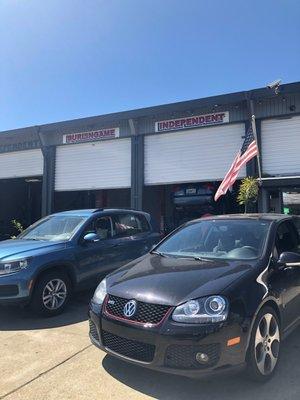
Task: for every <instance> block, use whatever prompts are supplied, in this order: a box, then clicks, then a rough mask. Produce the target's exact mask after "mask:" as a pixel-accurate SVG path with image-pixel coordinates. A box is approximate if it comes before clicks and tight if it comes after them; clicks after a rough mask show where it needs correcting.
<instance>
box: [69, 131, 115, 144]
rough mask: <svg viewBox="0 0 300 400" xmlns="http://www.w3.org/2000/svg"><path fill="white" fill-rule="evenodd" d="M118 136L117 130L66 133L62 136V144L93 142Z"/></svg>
mask: <svg viewBox="0 0 300 400" xmlns="http://www.w3.org/2000/svg"><path fill="white" fill-rule="evenodd" d="M119 136H120V129H119V128H107V129H99V130H98V131H89V132H79V133H68V134H66V135H64V136H63V143H65V144H71V143H81V142H90V141H94V140H102V139H111V138H117V137H119Z"/></svg>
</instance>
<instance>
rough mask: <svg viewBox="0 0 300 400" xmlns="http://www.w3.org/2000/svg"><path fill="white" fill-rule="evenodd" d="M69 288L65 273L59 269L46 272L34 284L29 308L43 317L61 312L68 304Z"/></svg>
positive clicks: (68, 280) (69, 283)
mask: <svg viewBox="0 0 300 400" xmlns="http://www.w3.org/2000/svg"><path fill="white" fill-rule="evenodd" d="M71 290H72V286H71V282H70V279H69V277H68V276H67V274H65V273H63V272H61V271H50V272H47V273H45V274H43V275H42V276H41V277H40V278H39V279H38V281H37V282H36V284H35V287H34V291H33V295H32V298H31V302H30V306H31V309H32V310H33V311H34V312H35V313H36V314H38V315H41V316H44V317H51V316H54V315H58V314H61V313H62V312H63V311H64V309H65V308H66V306H67V304H68V301H69V299H70V295H71Z"/></svg>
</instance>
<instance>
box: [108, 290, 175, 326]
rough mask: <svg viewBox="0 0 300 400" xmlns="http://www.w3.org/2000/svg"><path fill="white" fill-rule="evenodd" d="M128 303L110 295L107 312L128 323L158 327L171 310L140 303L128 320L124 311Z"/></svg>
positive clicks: (157, 305) (126, 300) (161, 306)
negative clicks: (133, 322)
mask: <svg viewBox="0 0 300 400" xmlns="http://www.w3.org/2000/svg"><path fill="white" fill-rule="evenodd" d="M128 301H129V300H128V299H123V298H122V297H117V296H112V295H109V297H108V299H107V302H106V307H105V311H106V313H108V314H109V315H111V316H114V317H118V318H122V319H126V320H128V321H135V322H139V323H142V324H153V325H157V324H159V323H160V322H161V321H162V319H163V318H164V317H165V316H166V314H167V312H168V311H169V310H170V306H164V305H160V304H150V303H144V302H141V301H138V302H137V310H136V312H135V314H134V315H133V316H132V317H130V318H127V317H125V316H124V313H123V311H124V306H125V304H126V303H127V302H128Z"/></svg>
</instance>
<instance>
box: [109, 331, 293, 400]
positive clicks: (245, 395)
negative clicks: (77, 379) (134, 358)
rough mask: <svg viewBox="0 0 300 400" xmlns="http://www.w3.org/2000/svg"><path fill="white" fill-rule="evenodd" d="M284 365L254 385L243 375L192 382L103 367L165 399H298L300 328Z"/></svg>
mask: <svg viewBox="0 0 300 400" xmlns="http://www.w3.org/2000/svg"><path fill="white" fill-rule="evenodd" d="M281 351H282V353H281V363H280V365H279V366H278V371H277V373H276V375H275V376H274V378H273V379H271V380H270V381H268V382H267V383H265V384H261V383H256V382H252V381H249V380H247V379H246V377H244V376H243V375H242V374H239V375H230V376H218V377H213V376H211V377H209V378H202V379H199V380H193V379H189V378H184V377H180V376H176V375H168V374H163V373H160V372H156V371H151V370H148V369H146V368H142V367H137V366H135V365H131V364H128V363H125V362H122V361H120V360H118V359H116V358H114V357H112V356H108V355H107V356H105V358H104V359H103V361H102V365H103V367H104V368H105V370H106V371H107V372H108V373H109V374H110V375H112V376H113V377H114V378H116V379H117V380H119V381H120V382H122V383H124V384H126V385H127V386H130V387H131V388H133V389H135V390H138V391H139V392H141V393H144V394H146V395H148V396H152V397H154V398H157V399H164V400H179V399H180V400H182V399H186V398H188V399H189V400H194V399H195V400H196V399H197V400H217V399H218V400H240V399H243V400H248V399H249V400H253V399H257V400H279V399H280V400H283V399H289V400H296V399H297V400H299V398H300V394H299V393H300V382H299V376H300V328H298V329H297V330H296V331H295V332H294V333H293V334H292V335H291V336H289V338H288V339H287V340H286V341H285V342H284V343H283V345H282V349H281Z"/></svg>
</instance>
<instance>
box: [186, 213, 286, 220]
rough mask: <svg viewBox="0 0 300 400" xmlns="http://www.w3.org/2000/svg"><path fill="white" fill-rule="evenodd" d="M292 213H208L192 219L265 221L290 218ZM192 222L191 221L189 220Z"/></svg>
mask: <svg viewBox="0 0 300 400" xmlns="http://www.w3.org/2000/svg"><path fill="white" fill-rule="evenodd" d="M291 217H293V215H289V214H275V213H259V214H225V215H210V216H207V217H203V218H199V219H197V220H194V221H203V220H216V219H218V220H222V219H224V220H229V219H234V220H239V219H240V220H242V219H250V220H265V221H281V220H284V219H287V218H291ZM191 222H192V221H191Z"/></svg>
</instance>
